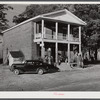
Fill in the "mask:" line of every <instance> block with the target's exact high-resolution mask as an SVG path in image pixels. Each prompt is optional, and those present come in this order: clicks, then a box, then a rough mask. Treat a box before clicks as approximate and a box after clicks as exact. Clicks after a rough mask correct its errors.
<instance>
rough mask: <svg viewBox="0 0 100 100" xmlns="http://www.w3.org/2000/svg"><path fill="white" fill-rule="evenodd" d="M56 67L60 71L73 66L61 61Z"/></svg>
mask: <svg viewBox="0 0 100 100" xmlns="http://www.w3.org/2000/svg"><path fill="white" fill-rule="evenodd" d="M57 67H58V68H59V69H60V71H66V70H72V69H73V68H72V67H71V66H70V65H68V64H66V63H61V64H60V65H57Z"/></svg>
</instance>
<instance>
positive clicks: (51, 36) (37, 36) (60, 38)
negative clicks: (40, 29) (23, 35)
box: [35, 33, 79, 42]
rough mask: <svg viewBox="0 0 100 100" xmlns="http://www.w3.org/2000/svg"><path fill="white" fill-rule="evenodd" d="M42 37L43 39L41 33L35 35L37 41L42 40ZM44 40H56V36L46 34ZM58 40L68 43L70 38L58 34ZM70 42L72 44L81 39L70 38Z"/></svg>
mask: <svg viewBox="0 0 100 100" xmlns="http://www.w3.org/2000/svg"><path fill="white" fill-rule="evenodd" d="M41 37H42V35H41V33H37V34H36V35H35V39H41ZM44 39H49V40H55V39H56V36H55V35H51V34H44ZM57 39H58V40H61V41H63V40H66V41H68V37H67V36H66V35H63V34H58V36H57ZM69 41H70V42H79V38H75V37H70V39H69Z"/></svg>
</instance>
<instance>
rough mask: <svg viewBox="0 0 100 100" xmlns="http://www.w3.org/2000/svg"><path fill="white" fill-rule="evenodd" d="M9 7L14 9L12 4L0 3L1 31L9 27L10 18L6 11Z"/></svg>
mask: <svg viewBox="0 0 100 100" xmlns="http://www.w3.org/2000/svg"><path fill="white" fill-rule="evenodd" d="M8 9H13V8H12V7H11V6H7V5H5V4H0V31H2V30H5V29H7V28H8V26H9V25H8V24H7V22H8V20H7V19H6V14H7V13H6V12H5V11H7V10H8Z"/></svg>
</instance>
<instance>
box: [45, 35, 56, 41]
mask: <svg viewBox="0 0 100 100" xmlns="http://www.w3.org/2000/svg"><path fill="white" fill-rule="evenodd" d="M44 39H52V40H55V39H56V37H55V35H51V34H45V35H44Z"/></svg>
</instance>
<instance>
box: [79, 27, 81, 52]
mask: <svg viewBox="0 0 100 100" xmlns="http://www.w3.org/2000/svg"><path fill="white" fill-rule="evenodd" d="M79 53H81V26H79Z"/></svg>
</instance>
